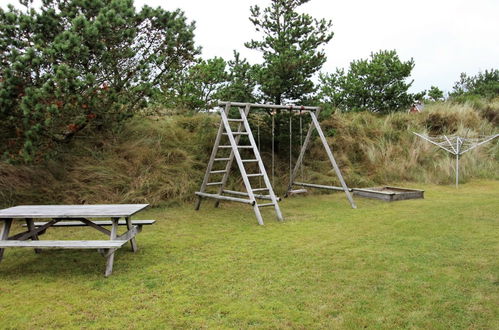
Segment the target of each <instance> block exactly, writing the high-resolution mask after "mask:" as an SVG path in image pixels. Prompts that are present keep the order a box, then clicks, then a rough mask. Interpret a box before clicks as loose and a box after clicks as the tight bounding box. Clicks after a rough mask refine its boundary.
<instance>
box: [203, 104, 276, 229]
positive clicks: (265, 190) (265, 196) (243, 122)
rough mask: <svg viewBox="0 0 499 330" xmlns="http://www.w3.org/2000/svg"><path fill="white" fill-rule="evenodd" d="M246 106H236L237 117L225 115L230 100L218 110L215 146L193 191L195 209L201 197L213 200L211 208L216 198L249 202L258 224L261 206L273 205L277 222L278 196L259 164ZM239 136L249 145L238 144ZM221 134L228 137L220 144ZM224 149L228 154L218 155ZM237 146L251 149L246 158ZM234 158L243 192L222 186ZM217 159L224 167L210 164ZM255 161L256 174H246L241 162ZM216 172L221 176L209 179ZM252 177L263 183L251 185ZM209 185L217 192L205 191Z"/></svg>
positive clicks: (229, 107)
mask: <svg viewBox="0 0 499 330" xmlns="http://www.w3.org/2000/svg"><path fill="white" fill-rule="evenodd" d="M250 107H251V105H250V104H246V105H245V107H244V109H243V108H239V118H229V111H230V109H231V104H230V103H227V104H226V106H225V109H224V110H223V111H220V115H221V117H222V119H221V122H220V127H219V129H218V134H217V137H216V139H215V145H214V146H213V150H212V152H211V156H210V160H209V162H208V167H207V168H206V173H205V175H204V179H203V183H202V184H201V189H200V191H198V192H196V195H197V196H198V200H197V202H196V210H199V208H200V206H201V201H202V199H203V198H212V199H215V200H216V202H215V207H218V205H219V203H220V201H222V200H226V201H232V202H239V203H245V204H250V205H251V206H252V207H253V210H254V212H255V216H256V219H257V221H258V223H259V224H260V225H263V224H264V223H263V218H262V214H261V212H260V208H261V207H266V206H273V207H274V209H275V213H276V217H277V219H278V220H280V221H281V220H283V217H282V213H281V210H280V208H279V205H278V201H279V198H277V197H276V195H275V193H274V190H273V189H272V185H271V183H270V180H269V177H268V175H267V172H266V170H265V166H264V164H263V161H262V158H261V157H260V152H259V150H258V147H257V145H256V142H255V139H254V137H253V134H252V132H251V128H250V125H249V122H248V118H247V116H248V113H249V111H250ZM231 123H237V128H236V130H235V131H233V130H232V128H231V126H230V124H231ZM241 136H247V137H248V140H249V145H240V144H239V141H240V140H241ZM224 137H227V138H228V140H229V141H228V142H229V144H224V145H222V144H221V142H222V139H223V138H224ZM227 149H228V150H230V155H229V156H228V157H227V156H220V155H219V153H220V152H222V153H223V152H226V150H227ZM240 149H245V150H248V151H252V157H250V158H248V159H242V157H241V153H240ZM234 159H235V160H236V163H237V166H238V168H239V171H240V174H241V177H242V179H243V183H244V186H245V188H246V192H242V191H232V190H226V189H225V186H226V184H227V179H228V178H229V174H230V171H231V168H232V163H233V161H234ZM217 162H222V163H223V164H225V166H224V169H218V170H213V167H214V165H215V163H217ZM255 163H256V164H257V165H258V171H257V172H258V173H250V174H248V173H247V171H246V167H245V165H246V164H255ZM220 175H222V178H221V179H219V180H213V179H212V178H213V177H217V176H218V177H219V176H220ZM253 178H259V179H263V180H259V181H260V182H262V183H263V186H262V187H256V188H255V187H254V185H255V183H256V182H257V181H252V179H253ZM212 186H213V187H218V189H217V192H216V193H207V192H206V190H207V189H208V188H209V187H212ZM224 194H228V195H236V196H240V197H245V198H240V197H232V196H227V195H224ZM258 200H266V201H267V202H266V203H259V202H258Z"/></svg>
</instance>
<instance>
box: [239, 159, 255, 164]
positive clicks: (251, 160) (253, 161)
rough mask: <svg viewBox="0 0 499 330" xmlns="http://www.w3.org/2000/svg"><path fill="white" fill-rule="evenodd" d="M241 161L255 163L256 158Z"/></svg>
mask: <svg viewBox="0 0 499 330" xmlns="http://www.w3.org/2000/svg"><path fill="white" fill-rule="evenodd" d="M242 162H243V163H256V162H258V159H242Z"/></svg>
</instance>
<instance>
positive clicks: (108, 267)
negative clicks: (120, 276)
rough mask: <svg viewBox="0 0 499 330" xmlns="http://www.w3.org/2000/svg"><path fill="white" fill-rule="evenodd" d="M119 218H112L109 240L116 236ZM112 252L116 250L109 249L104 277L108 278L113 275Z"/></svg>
mask: <svg viewBox="0 0 499 330" xmlns="http://www.w3.org/2000/svg"><path fill="white" fill-rule="evenodd" d="M119 219H120V218H112V219H111V221H112V222H113V226H112V228H111V235H110V237H109V239H110V240H115V239H116V236H118V224H119ZM114 252H116V249H109V253H108V256H107V261H106V273H105V276H106V277H108V276H109V275H111V274H112V273H113V263H114Z"/></svg>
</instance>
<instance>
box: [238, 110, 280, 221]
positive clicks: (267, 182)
mask: <svg viewBox="0 0 499 330" xmlns="http://www.w3.org/2000/svg"><path fill="white" fill-rule="evenodd" d="M239 112H240V114H241V118H242V119H243V124H244V128H245V130H246V131H247V132H249V133H250V134H249V135H248V139H249V141H250V144H251V145H252V146H253V150H254V153H255V158H256V159H258V168H259V169H260V173H262V174H263V182H264V183H265V186H266V188H268V191H269V196H271V200H272V204H274V210H275V213H276V217H277V220H279V221H283V220H284V218H283V216H282V213H281V209H280V207H279V204H278V203H277V198H276V195H275V193H274V189H273V187H272V184H271V182H270V180H269V176H268V175H267V171H266V169H265V165H264V164H263V161H262V157H261V155H260V150H258V148H257V144H256V141H255V137H254V136H253V133H252V132H251V127H250V125H249V122H248V119H247V117H246V116H247V113H246V112H243V111H239ZM248 112H249V110H248ZM239 162H240V164H241V165H242V160H241V159H239ZM246 191H248V193H249V196H250V198H252V199H254V198H255V197H254V195H253V192H254V190H253V189H252V188H251V185H250V184H249V181H248V184H247V185H246ZM253 210H254V211H255V214H256V216H257V220H258V223H259V224H260V225H263V219H262V220H261V221H260V219H261V213H260V209H259V208H258V206H257V204H255V205H253Z"/></svg>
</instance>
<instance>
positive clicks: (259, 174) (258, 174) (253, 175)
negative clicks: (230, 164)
mask: <svg viewBox="0 0 499 330" xmlns="http://www.w3.org/2000/svg"><path fill="white" fill-rule="evenodd" d="M246 176H247V177H248V178H253V177H256V176H263V173H255V174H246Z"/></svg>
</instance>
